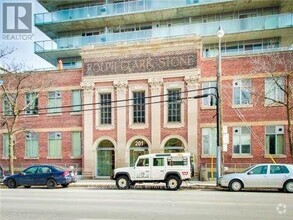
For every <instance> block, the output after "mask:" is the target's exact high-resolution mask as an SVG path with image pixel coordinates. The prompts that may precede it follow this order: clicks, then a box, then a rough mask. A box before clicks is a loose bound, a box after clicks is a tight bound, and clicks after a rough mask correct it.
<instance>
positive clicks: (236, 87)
mask: <svg viewBox="0 0 293 220" xmlns="http://www.w3.org/2000/svg"><path fill="white" fill-rule="evenodd" d="M233 104H234V105H250V104H251V79H241V80H234V81H233Z"/></svg>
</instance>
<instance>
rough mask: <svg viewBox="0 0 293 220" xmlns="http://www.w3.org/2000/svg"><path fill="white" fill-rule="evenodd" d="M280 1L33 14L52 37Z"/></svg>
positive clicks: (179, 2) (153, 2)
mask: <svg viewBox="0 0 293 220" xmlns="http://www.w3.org/2000/svg"><path fill="white" fill-rule="evenodd" d="M280 4H281V0H266V1H259V0H250V1H247V0H176V1H175V0H164V1H159V0H136V1H129V2H123V3H115V4H105V5H97V6H89V7H80V8H73V9H66V10H59V11H53V12H48V13H40V14H35V26H36V27H38V28H39V29H40V30H41V31H43V32H44V33H46V35H48V36H49V37H50V38H54V37H56V36H57V34H58V33H59V32H68V31H79V30H83V29H84V28H85V27H86V29H96V28H103V27H105V26H109V27H110V26H119V25H127V24H138V23H145V22H155V21H157V20H168V19H174V18H183V17H185V18H187V17H193V16H195V17H196V16H201V15H206V14H215V13H219V12H221V13H230V12H233V11H245V10H253V9H255V8H265V7H279V5H280ZM284 13H285V12H284Z"/></svg>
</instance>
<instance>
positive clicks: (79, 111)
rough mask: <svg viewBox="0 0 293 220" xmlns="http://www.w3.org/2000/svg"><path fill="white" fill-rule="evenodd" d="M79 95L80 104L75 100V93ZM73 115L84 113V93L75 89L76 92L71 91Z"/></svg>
mask: <svg viewBox="0 0 293 220" xmlns="http://www.w3.org/2000/svg"><path fill="white" fill-rule="evenodd" d="M76 92H77V93H79V96H80V100H79V102H77V103H75V100H74V93H76ZM71 105H72V107H71V113H74V114H78V113H81V111H82V91H81V90H80V89H74V90H71ZM74 105H77V106H74Z"/></svg>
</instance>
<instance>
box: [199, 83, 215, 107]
mask: <svg viewBox="0 0 293 220" xmlns="http://www.w3.org/2000/svg"><path fill="white" fill-rule="evenodd" d="M204 84H207V86H204ZM213 84H214V85H213ZM201 85H202V89H204V88H208V87H217V82H216V81H204V82H202V83H201ZM204 94H215V95H209V96H208V97H204V98H203V99H202V102H201V104H202V108H203V109H215V108H216V106H217V98H216V95H217V94H216V90H215V89H213V88H212V89H205V90H202V95H204ZM206 100H208V103H211V101H212V100H213V101H214V102H215V104H214V105H210V104H208V105H205V104H204V103H205V101H206Z"/></svg>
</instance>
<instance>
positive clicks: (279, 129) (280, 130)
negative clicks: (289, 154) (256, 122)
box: [265, 125, 286, 156]
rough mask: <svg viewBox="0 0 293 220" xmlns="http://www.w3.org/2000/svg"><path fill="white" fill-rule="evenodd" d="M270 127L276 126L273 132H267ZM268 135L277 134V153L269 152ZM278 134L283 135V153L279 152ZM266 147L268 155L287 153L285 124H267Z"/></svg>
mask: <svg viewBox="0 0 293 220" xmlns="http://www.w3.org/2000/svg"><path fill="white" fill-rule="evenodd" d="M268 127H274V132H273V133H268V132H267V129H268ZM267 135H275V151H276V153H275V154H271V153H270V152H269V146H267ZM277 135H283V153H281V154H279V153H277V149H278V147H277V144H278V143H277V141H278V139H277ZM265 149H266V155H269V154H270V155H274V156H275V155H286V139H285V127H284V126H283V125H279V126H274V125H272V126H270V125H269V126H266V127H265Z"/></svg>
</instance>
